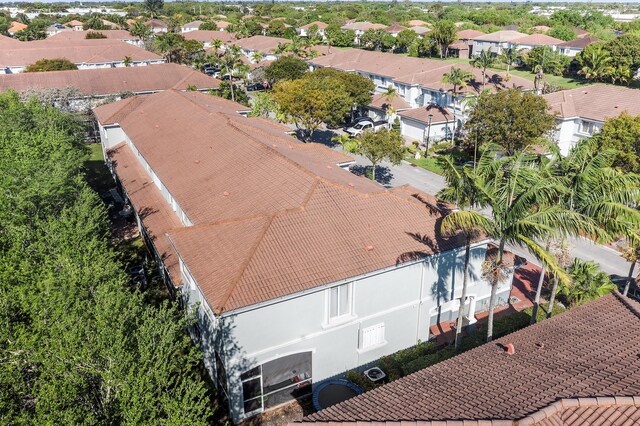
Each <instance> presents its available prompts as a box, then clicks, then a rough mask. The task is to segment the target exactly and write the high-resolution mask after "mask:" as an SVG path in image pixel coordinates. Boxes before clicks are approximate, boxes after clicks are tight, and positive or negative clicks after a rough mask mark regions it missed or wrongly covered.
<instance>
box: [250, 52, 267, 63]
mask: <svg viewBox="0 0 640 426" xmlns="http://www.w3.org/2000/svg"><path fill="white" fill-rule="evenodd" d="M262 59H264V53H262V52H261V51H259V50H256V51H255V52H253V53H252V54H251V60H253V62H255V63H256V64H259V63H260V62H262Z"/></svg>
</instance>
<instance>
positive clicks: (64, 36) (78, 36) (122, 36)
mask: <svg viewBox="0 0 640 426" xmlns="http://www.w3.org/2000/svg"><path fill="white" fill-rule="evenodd" d="M89 32H97V33H100V34H103V35H104V36H105V37H106V38H107V39H110V40H140V38H139V37H136V36H132V35H131V34H129V31H127V30H89V31H61V32H59V33H57V34H54V35H52V36H50V37H48V38H47V40H48V41H52V40H53V41H60V40H85V39H86V36H87V33H89ZM95 40H102V39H95Z"/></svg>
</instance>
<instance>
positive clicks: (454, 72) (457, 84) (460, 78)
mask: <svg viewBox="0 0 640 426" xmlns="http://www.w3.org/2000/svg"><path fill="white" fill-rule="evenodd" d="M472 78H473V74H471V73H470V72H469V71H466V70H463V69H462V68H457V67H451V71H450V72H448V73H446V74H444V75H443V76H442V82H443V83H444V84H450V85H451V86H453V92H452V95H451V97H452V99H453V132H452V134H451V140H452V141H453V139H454V138H455V136H456V133H457V123H458V120H457V117H456V111H457V108H456V102H457V101H458V89H461V88H464V87H466V86H467V81H469V80H471V79H472ZM427 154H428V153H427Z"/></svg>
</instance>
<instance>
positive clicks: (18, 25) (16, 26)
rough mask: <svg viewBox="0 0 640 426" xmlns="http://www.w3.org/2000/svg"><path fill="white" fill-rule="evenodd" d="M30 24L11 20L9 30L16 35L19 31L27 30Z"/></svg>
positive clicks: (10, 33)
mask: <svg viewBox="0 0 640 426" xmlns="http://www.w3.org/2000/svg"><path fill="white" fill-rule="evenodd" d="M27 28H28V25H25V24H23V23H22V22H17V21H13V22H11V26H10V27H9V29H8V30H7V32H8V33H9V35H15V34H16V33H17V32H18V31H22V30H26V29H27Z"/></svg>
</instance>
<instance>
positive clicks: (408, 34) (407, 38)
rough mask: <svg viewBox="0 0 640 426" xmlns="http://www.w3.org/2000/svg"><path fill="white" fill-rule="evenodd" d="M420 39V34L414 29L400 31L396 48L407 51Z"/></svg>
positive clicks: (402, 51) (403, 51) (399, 50)
mask: <svg viewBox="0 0 640 426" xmlns="http://www.w3.org/2000/svg"><path fill="white" fill-rule="evenodd" d="M417 39H418V34H417V33H416V32H415V31H413V30H402V31H400V32H399V33H398V35H397V36H396V40H395V49H396V50H397V51H398V52H401V53H406V52H408V51H409V47H411V45H413V44H414V43H415V42H416V40H417Z"/></svg>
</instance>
